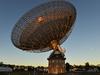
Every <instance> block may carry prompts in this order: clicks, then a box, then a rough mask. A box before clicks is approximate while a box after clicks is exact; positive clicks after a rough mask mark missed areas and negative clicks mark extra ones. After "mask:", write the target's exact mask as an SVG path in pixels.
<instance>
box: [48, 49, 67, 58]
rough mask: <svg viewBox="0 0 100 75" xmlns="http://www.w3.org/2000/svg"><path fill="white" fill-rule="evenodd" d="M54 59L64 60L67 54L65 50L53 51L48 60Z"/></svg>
mask: <svg viewBox="0 0 100 75" xmlns="http://www.w3.org/2000/svg"><path fill="white" fill-rule="evenodd" d="M52 59H62V60H65V59H66V58H65V55H64V53H63V52H60V51H58V50H56V51H53V52H52V53H51V55H50V56H49V58H48V60H52Z"/></svg>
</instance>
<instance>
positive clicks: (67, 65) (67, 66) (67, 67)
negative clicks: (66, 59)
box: [66, 63, 71, 71]
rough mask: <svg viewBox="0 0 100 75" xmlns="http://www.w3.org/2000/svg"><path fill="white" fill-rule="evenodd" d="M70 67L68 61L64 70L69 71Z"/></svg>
mask: <svg viewBox="0 0 100 75" xmlns="http://www.w3.org/2000/svg"><path fill="white" fill-rule="evenodd" d="M70 69H71V65H70V64H69V63H66V71H69V70H70Z"/></svg>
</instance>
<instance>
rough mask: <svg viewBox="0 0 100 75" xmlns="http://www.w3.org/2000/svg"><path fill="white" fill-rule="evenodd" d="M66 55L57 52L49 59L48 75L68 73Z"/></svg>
mask: <svg viewBox="0 0 100 75" xmlns="http://www.w3.org/2000/svg"><path fill="white" fill-rule="evenodd" d="M64 56H65V55H64V53H62V52H60V51H58V50H55V51H53V52H52V53H51V55H50V56H49V58H48V73H50V74H62V73H65V72H66V69H65V59H66V58H65V57H64Z"/></svg>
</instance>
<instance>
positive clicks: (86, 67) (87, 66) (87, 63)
mask: <svg viewBox="0 0 100 75" xmlns="http://www.w3.org/2000/svg"><path fill="white" fill-rule="evenodd" d="M89 68H90V65H89V62H86V63H85V70H86V71H88V70H89Z"/></svg>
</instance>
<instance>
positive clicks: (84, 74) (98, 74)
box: [0, 72, 100, 75]
mask: <svg viewBox="0 0 100 75" xmlns="http://www.w3.org/2000/svg"><path fill="white" fill-rule="evenodd" d="M0 75H53V74H48V73H34V72H0ZM57 75H100V72H67V73H65V74H57Z"/></svg>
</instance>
